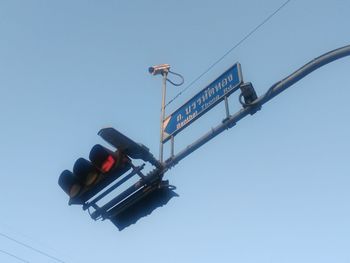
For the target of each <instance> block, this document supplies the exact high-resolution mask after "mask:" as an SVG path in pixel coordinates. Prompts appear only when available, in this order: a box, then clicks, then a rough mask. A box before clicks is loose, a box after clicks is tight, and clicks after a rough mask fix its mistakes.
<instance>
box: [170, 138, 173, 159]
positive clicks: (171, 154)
mask: <svg viewBox="0 0 350 263" xmlns="http://www.w3.org/2000/svg"><path fill="white" fill-rule="evenodd" d="M170 140H171V141H170V143H171V144H170V156H171V157H173V156H174V136H171V138H170Z"/></svg>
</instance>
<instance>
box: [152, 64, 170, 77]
mask: <svg viewBox="0 0 350 263" xmlns="http://www.w3.org/2000/svg"><path fill="white" fill-rule="evenodd" d="M169 69H170V65H169V64H160V65H156V66H153V67H149V68H148V71H149V73H151V74H152V75H158V74H163V73H165V72H168V71H169Z"/></svg>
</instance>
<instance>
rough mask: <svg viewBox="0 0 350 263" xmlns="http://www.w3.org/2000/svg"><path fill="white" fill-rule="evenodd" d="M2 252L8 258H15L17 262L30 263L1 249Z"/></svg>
mask: <svg viewBox="0 0 350 263" xmlns="http://www.w3.org/2000/svg"><path fill="white" fill-rule="evenodd" d="M0 252H1V253H3V254H6V255H8V256H10V257H13V258H15V259H17V260H19V261H22V262H25V263H30V262H29V261H27V260H24V259H23V258H20V257H17V256H16V255H14V254H11V253H9V252H6V251H4V250H2V249H0Z"/></svg>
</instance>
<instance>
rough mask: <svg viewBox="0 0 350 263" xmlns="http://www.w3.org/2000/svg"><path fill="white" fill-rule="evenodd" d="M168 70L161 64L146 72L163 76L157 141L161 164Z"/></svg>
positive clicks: (166, 65)
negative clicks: (158, 137)
mask: <svg viewBox="0 0 350 263" xmlns="http://www.w3.org/2000/svg"><path fill="white" fill-rule="evenodd" d="M169 70H170V65H169V64H161V65H157V66H153V67H149V68H148V71H149V73H151V74H152V75H159V74H161V75H162V76H163V80H162V103H161V113H160V139H159V162H160V163H163V137H164V127H163V126H164V125H163V123H164V119H165V97H166V82H167V79H168V73H169Z"/></svg>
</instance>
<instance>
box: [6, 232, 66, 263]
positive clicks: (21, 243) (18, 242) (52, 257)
mask: <svg viewBox="0 0 350 263" xmlns="http://www.w3.org/2000/svg"><path fill="white" fill-rule="evenodd" d="M0 236H3V237H4V238H7V239H8V240H11V241H13V242H15V243H17V244H19V245H21V246H24V247H26V248H29V249H30V250H33V251H35V252H37V253H39V254H41V255H43V256H46V257H48V258H51V259H53V260H55V261H57V262H61V263H65V262H64V261H62V260H61V259H59V258H56V257H54V256H51V255H50V254H48V253H45V252H44V251H41V250H39V249H36V248H34V247H32V246H30V245H27V244H25V243H23V242H21V241H18V240H17V239H14V238H12V237H10V236H8V235H5V234H4V233H1V232H0ZM25 262H27V261H25Z"/></svg>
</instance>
